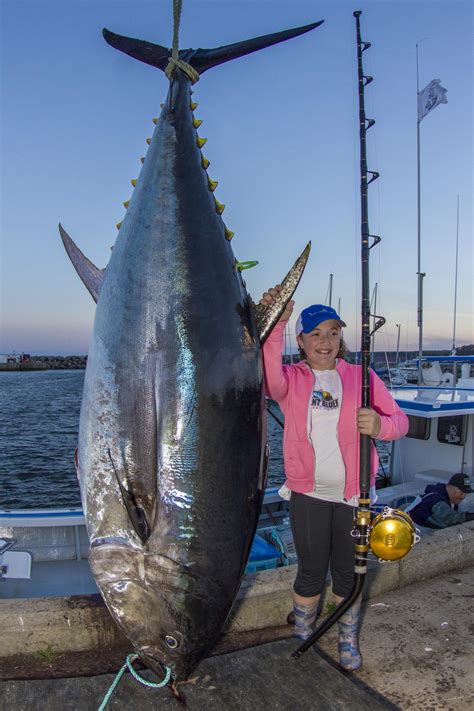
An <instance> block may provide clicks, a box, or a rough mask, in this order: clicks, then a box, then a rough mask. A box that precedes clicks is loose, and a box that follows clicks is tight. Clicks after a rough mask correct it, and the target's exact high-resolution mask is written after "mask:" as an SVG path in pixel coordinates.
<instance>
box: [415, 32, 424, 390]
mask: <svg viewBox="0 0 474 711" xmlns="http://www.w3.org/2000/svg"><path fill="white" fill-rule="evenodd" d="M416 97H417V101H416V110H417V117H416V156H417V195H418V200H417V204H418V271H417V275H418V383H421V382H422V368H421V359H422V357H423V277H424V276H425V274H424V273H423V272H422V271H421V170H420V111H419V102H420V75H419V67H418V43H417V45H416Z"/></svg>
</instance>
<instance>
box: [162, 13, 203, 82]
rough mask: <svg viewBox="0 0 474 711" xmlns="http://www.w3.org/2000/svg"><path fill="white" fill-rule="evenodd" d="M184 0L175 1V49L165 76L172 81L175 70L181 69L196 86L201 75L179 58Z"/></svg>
mask: <svg viewBox="0 0 474 711" xmlns="http://www.w3.org/2000/svg"><path fill="white" fill-rule="evenodd" d="M182 5H183V0H173V49H172V50H171V57H170V58H169V60H168V64H167V66H166V69H165V74H166V76H167V77H168V79H169V80H170V81H171V77H172V75H173V72H174V70H175V69H181V71H182V72H184V73H185V74H186V76H187V77H189V79H191V82H192V83H193V84H195V83H196V82H197V81H199V73H198V72H197V71H196V70H195V69H194V67H192V66H191V65H190V64H188V63H187V62H185V61H183V60H182V59H180V58H179V49H178V48H179V24H180V22H181V7H182Z"/></svg>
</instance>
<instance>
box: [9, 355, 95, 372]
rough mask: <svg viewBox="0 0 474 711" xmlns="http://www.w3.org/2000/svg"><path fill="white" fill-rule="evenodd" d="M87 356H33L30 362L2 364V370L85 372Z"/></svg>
mask: <svg viewBox="0 0 474 711" xmlns="http://www.w3.org/2000/svg"><path fill="white" fill-rule="evenodd" d="M86 363H87V356H78V355H71V356H33V357H32V358H31V359H30V360H28V361H22V362H17V363H0V370H9V371H10V370H83V369H84V368H85V367H86Z"/></svg>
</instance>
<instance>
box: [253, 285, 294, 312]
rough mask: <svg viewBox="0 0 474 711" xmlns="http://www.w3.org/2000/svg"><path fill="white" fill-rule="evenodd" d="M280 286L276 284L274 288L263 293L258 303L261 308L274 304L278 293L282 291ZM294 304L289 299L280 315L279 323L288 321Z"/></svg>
mask: <svg viewBox="0 0 474 711" xmlns="http://www.w3.org/2000/svg"><path fill="white" fill-rule="evenodd" d="M282 288H283V287H282V285H281V284H276V286H274V287H272V288H270V289H269V290H268V291H265V293H264V294H263V295H262V298H261V299H260V303H261V304H262V305H263V306H268V305H270V304H274V303H275V301H276V299H277V297H278V293H279V292H280V291H281V290H282ZM294 305H295V302H294V301H293V299H291V300H290V301H289V302H288V303H287V305H286V309H285V310H284V311H283V313H282V315H281V316H280V318H279V321H288V319H289V318H290V316H291V314H292V313H293V308H294Z"/></svg>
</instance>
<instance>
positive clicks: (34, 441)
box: [0, 370, 283, 509]
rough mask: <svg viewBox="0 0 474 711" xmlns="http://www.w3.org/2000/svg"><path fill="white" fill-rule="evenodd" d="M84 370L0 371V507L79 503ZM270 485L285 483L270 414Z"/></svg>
mask: <svg viewBox="0 0 474 711" xmlns="http://www.w3.org/2000/svg"><path fill="white" fill-rule="evenodd" d="M83 383H84V371H83V370H47V371H31V372H27V371H24V372H18V371H17V372H11V373H9V372H2V373H0V413H1V415H0V418H1V419H0V508H25V509H27V508H29V509H31V508H55V507H76V506H80V505H81V499H80V494H79V487H78V484H77V478H76V473H75V469H74V450H75V448H76V443H77V431H78V426H79V409H80V404H81V396H82V387H83ZM268 429H269V440H270V468H269V484H270V485H275V484H279V483H281V482H282V481H283V466H282V432H281V428H280V426H279V425H277V424H276V422H275V421H274V420H273V419H272V418H268Z"/></svg>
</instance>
